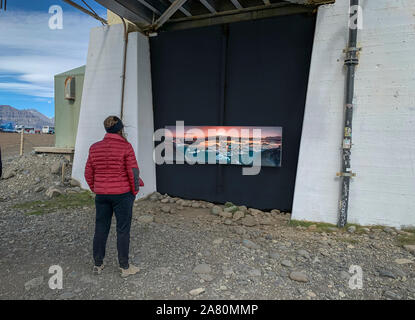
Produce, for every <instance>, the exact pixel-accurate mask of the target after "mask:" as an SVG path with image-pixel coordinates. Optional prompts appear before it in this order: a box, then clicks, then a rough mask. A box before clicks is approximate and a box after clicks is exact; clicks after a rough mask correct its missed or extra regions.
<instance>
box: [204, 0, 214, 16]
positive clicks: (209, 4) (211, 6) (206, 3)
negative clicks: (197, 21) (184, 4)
mask: <svg viewBox="0 0 415 320" xmlns="http://www.w3.org/2000/svg"><path fill="white" fill-rule="evenodd" d="M200 3H201V4H203V5H204V6H205V7H206V9H208V10H209V11H210V13H216V12H217V11H216V9H215V6H214V3H213V1H212V0H200Z"/></svg>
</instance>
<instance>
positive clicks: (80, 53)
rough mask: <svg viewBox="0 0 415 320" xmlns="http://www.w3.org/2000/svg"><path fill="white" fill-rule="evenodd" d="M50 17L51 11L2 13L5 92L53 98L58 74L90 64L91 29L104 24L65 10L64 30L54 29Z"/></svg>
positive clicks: (0, 56) (1, 84)
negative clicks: (88, 51)
mask: <svg viewBox="0 0 415 320" xmlns="http://www.w3.org/2000/svg"><path fill="white" fill-rule="evenodd" d="M50 16H51V15H49V14H48V13H47V12H45V13H39V12H36V13H33V12H24V11H20V12H12V11H6V12H1V13H0V30H1V32H0V48H1V50H0V90H1V91H3V90H6V91H8V92H14V93H19V94H26V95H32V96H37V97H48V98H50V97H53V77H54V75H55V74H58V73H61V72H64V71H67V70H69V69H72V68H76V67H79V66H81V65H84V64H85V63H86V56H87V50H88V40H89V32H90V29H91V28H92V27H95V26H99V25H100V23H99V22H98V21H95V20H94V19H93V18H91V17H89V16H87V15H83V14H78V13H74V12H68V13H65V11H64V12H63V29H62V30H51V29H49V26H48V22H49V18H50ZM5 77H8V78H9V80H10V79H12V80H11V81H6V80H5Z"/></svg>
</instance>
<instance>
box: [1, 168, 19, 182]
mask: <svg viewBox="0 0 415 320" xmlns="http://www.w3.org/2000/svg"><path fill="white" fill-rule="evenodd" d="M15 175H16V170H15V169H14V168H9V169H7V170H6V171H5V172H4V174H3V179H4V180H6V179H10V178H13V177H14V176H15Z"/></svg>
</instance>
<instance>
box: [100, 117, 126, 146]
mask: <svg viewBox="0 0 415 320" xmlns="http://www.w3.org/2000/svg"><path fill="white" fill-rule="evenodd" d="M119 122H121V123H122V121H121V120H120V118H118V117H117V116H109V117H107V118H106V119H105V120H104V128H105V130H107V129H109V128H111V127H113V126H115V125H116V124H118V123H119ZM116 133H117V134H119V135H120V136H121V137H123V138H124V139H125V140H127V137H126V136H125V132H124V127H122V129H120V130H119V131H118V132H116Z"/></svg>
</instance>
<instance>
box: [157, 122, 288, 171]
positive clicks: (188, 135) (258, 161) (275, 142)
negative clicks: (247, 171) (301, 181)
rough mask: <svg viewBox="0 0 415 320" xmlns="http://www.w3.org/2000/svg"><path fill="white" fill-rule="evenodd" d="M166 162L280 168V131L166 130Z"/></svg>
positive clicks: (239, 128) (234, 128)
mask: <svg viewBox="0 0 415 320" xmlns="http://www.w3.org/2000/svg"><path fill="white" fill-rule="evenodd" d="M165 129H166V131H165V137H166V140H165V160H166V161H168V162H170V163H171V162H173V163H183V162H187V163H190V164H195V163H197V164H206V163H207V164H236V165H245V166H264V167H281V148H282V127H253V126H182V127H180V126H166V127H165Z"/></svg>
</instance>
